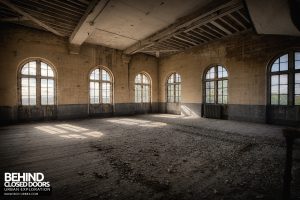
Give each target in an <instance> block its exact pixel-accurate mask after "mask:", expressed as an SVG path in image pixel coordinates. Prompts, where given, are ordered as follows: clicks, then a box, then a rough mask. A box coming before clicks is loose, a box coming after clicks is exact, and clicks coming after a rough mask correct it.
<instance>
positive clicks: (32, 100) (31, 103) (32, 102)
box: [29, 96, 36, 106]
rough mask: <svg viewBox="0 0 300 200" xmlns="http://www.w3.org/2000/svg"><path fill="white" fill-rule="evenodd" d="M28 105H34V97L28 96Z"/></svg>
mask: <svg viewBox="0 0 300 200" xmlns="http://www.w3.org/2000/svg"><path fill="white" fill-rule="evenodd" d="M29 105H31V106H33V105H36V97H35V96H30V100H29Z"/></svg>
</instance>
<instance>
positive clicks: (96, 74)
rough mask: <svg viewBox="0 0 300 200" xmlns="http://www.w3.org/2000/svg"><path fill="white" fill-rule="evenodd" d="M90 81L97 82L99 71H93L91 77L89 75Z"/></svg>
mask: <svg viewBox="0 0 300 200" xmlns="http://www.w3.org/2000/svg"><path fill="white" fill-rule="evenodd" d="M90 79H91V80H99V79H100V78H99V69H95V70H94V71H93V72H92V73H91V75H90Z"/></svg>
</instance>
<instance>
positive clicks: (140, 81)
mask: <svg viewBox="0 0 300 200" xmlns="http://www.w3.org/2000/svg"><path fill="white" fill-rule="evenodd" d="M134 84H135V102H136V103H149V102H150V91H151V83H150V78H149V77H148V76H147V75H146V74H143V73H140V74H138V75H137V76H136V77H135V81H134Z"/></svg>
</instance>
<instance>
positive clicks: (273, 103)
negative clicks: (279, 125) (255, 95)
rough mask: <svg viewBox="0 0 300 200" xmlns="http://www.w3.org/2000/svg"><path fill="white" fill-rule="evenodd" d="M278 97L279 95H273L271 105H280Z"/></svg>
mask: <svg viewBox="0 0 300 200" xmlns="http://www.w3.org/2000/svg"><path fill="white" fill-rule="evenodd" d="M278 97H279V95H277V94H276V95H275V94H272V95H271V104H272V105H278Z"/></svg>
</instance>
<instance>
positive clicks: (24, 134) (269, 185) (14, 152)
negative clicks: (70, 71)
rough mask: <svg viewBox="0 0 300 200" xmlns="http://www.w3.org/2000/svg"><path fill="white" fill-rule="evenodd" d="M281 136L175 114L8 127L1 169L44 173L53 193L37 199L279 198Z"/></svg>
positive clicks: (259, 127)
mask: <svg viewBox="0 0 300 200" xmlns="http://www.w3.org/2000/svg"><path fill="white" fill-rule="evenodd" d="M281 129H282V127H279V126H271V125H263V124H254V123H245V122H234V121H225V120H212V119H211V120H209V119H202V118H197V117H184V116H175V115H143V116H135V117H121V118H105V119H86V120H74V121H53V122H43V123H30V124H21V125H13V126H6V127H1V128H0V141H1V147H0V148H1V149H0V150H1V151H0V160H1V162H0V169H1V174H3V172H43V173H44V174H45V179H47V180H48V181H50V183H51V186H52V189H53V193H52V195H51V196H49V197H39V198H38V199H76V200H77V199H79V200H80V199H89V200H91V199H195V200H196V199H280V197H281V187H282V176H283V167H284V160H285V143H284V140H283V138H282V136H281ZM299 169H300V168H295V174H296V175H297V174H298V175H299V174H300V173H299ZM298 175H297V180H299V177H300V176H298ZM297 180H296V181H297ZM296 183H297V182H295V183H293V184H294V185H295V184H296ZM293 188H294V189H293V190H295V188H296V187H293ZM298 193H299V192H297V191H293V194H294V196H297V195H299V194H298ZM295 198H296V197H295ZM0 199H1V198H0ZM8 199H9V198H8ZM10 199H11V198H10ZM35 199H36V198H35Z"/></svg>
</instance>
